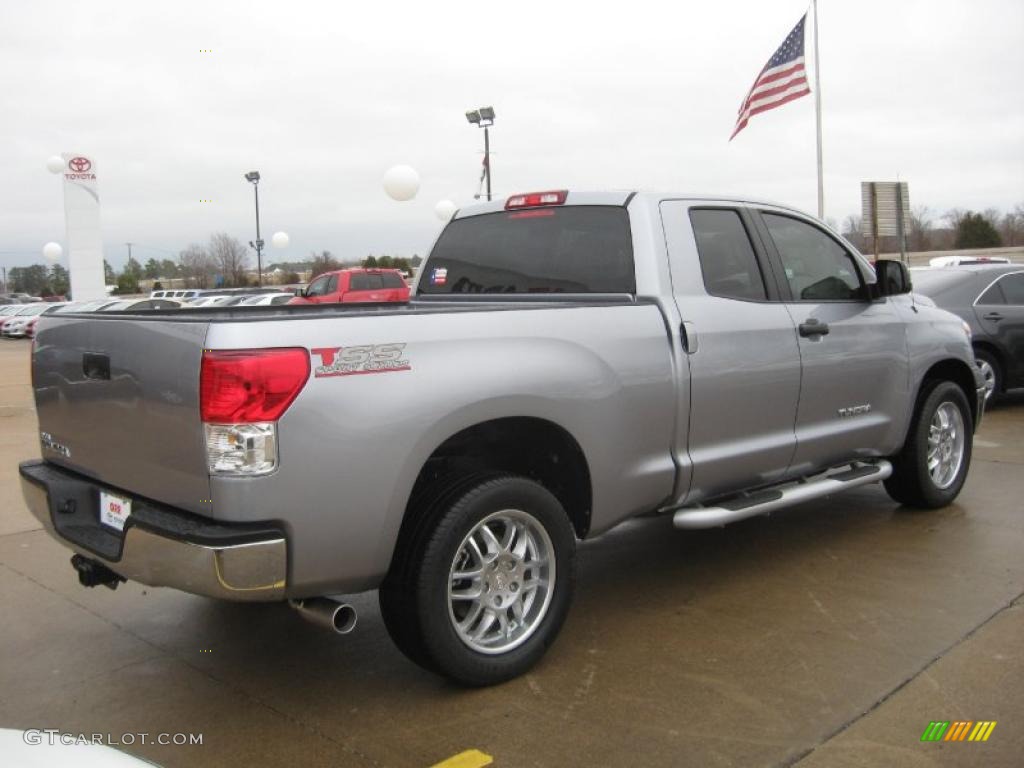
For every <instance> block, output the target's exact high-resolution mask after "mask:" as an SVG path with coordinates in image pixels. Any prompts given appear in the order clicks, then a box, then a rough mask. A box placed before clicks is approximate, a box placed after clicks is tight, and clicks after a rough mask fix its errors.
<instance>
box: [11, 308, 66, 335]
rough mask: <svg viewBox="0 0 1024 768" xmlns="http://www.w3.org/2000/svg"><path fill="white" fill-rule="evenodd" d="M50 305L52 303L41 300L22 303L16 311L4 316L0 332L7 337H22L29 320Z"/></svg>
mask: <svg viewBox="0 0 1024 768" xmlns="http://www.w3.org/2000/svg"><path fill="white" fill-rule="evenodd" d="M52 306H54V305H53V304H47V303H43V302H37V303H35V304H22V305H21V309H20V310H19V311H18V312H15V313H13V314H11V315H8V316H6V317H5V318H4V319H3V322H2V323H0V334H2V335H3V336H5V337H6V338H9V339H18V338H22V337H23V336H24V335H25V326H26V324H28V322H29V320H31V319H32V318H34V317H36V316H37V315H41V314H42V313H43V312H45V311H46V310H47V309H49V308H50V307H52Z"/></svg>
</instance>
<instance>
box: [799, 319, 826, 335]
mask: <svg viewBox="0 0 1024 768" xmlns="http://www.w3.org/2000/svg"><path fill="white" fill-rule="evenodd" d="M828 331H829V328H828V323H823V322H821V321H820V320H818V319H817V318H816V317H810V318H808V319H807V322H805V323H800V335H801V336H803V337H804V338H808V337H811V336H827V335H828Z"/></svg>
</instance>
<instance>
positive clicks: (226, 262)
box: [210, 232, 249, 286]
mask: <svg viewBox="0 0 1024 768" xmlns="http://www.w3.org/2000/svg"><path fill="white" fill-rule="evenodd" d="M210 257H211V258H212V260H213V263H214V266H215V267H216V269H217V271H218V272H219V273H220V274H221V275H222V276H223V278H224V282H225V283H226V284H227V285H234V286H242V285H246V284H247V282H248V280H247V279H246V274H245V273H246V269H247V267H248V265H249V254H248V253H247V252H246V250H245V246H244V245H242V243H241V242H240V241H239V240H238V239H237V238H234V237H231V235H228V234H226V233H224V232H218V233H217V234H215V235H212V236H211V237H210Z"/></svg>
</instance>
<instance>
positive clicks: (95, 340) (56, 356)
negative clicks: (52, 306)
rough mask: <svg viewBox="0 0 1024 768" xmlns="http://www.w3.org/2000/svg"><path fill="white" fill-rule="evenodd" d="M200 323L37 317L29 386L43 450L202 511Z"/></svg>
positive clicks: (106, 479) (108, 480)
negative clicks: (38, 322)
mask: <svg viewBox="0 0 1024 768" xmlns="http://www.w3.org/2000/svg"><path fill="white" fill-rule="evenodd" d="M207 327H208V323H206V322H173V321H168V320H167V319H166V318H162V319H159V320H157V319H156V318H154V319H152V320H150V319H148V318H144V317H140V316H139V315H124V316H119V315H113V314H111V315H108V316H103V315H88V314H83V315H69V316H67V317H60V316H52V317H47V318H45V319H44V320H43V321H41V322H40V328H39V332H38V334H37V338H36V342H35V354H34V355H33V358H32V385H33V388H34V390H35V399H36V408H37V410H38V414H39V430H40V433H41V439H42V443H43V445H42V455H43V458H44V459H46V460H47V461H51V462H53V463H55V464H59V465H60V466H63V467H66V468H68V469H71V470H74V471H77V472H81V473H82V474H84V475H87V476H90V477H94V478H96V479H98V480H100V481H102V482H103V483H104V484H107V485H110V486H111V487H113V488H119V489H123V490H125V491H129V492H131V493H134V494H138V495H140V496H145V497H148V498H151V499H154V500H157V501H161V502H164V503H166V504H171V505H174V506H177V507H180V508H182V509H187V510H190V511H193V512H198V513H203V512H204V511H205V512H206V513H207V514H209V509H210V506H209V502H207V501H204V500H206V499H209V498H210V479H209V475H208V473H207V467H206V451H205V446H204V438H203V425H202V422H201V420H200V414H199V370H200V365H201V362H202V354H203V340H204V339H205V338H206V331H207ZM204 507H205V509H204Z"/></svg>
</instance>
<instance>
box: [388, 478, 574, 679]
mask: <svg viewBox="0 0 1024 768" xmlns="http://www.w3.org/2000/svg"><path fill="white" fill-rule="evenodd" d="M418 528H419V530H418V534H417V535H415V536H414V537H413V539H412V540H410V541H409V542H408V543H407V544H406V545H405V547H403V549H404V552H403V553H402V555H401V559H402V562H401V563H396V565H395V567H393V569H392V574H390V575H389V577H388V579H387V580H386V582H385V584H384V585H383V586H382V587H381V590H380V605H381V611H382V613H383V615H384V622H385V625H386V626H387V628H388V632H389V633H390V634H391V636H392V639H393V640H394V641H395V644H396V645H397V646H398V647H399V649H401V650H402V652H403V653H405V654H406V656H408V657H409V658H410V659H411V660H412V661H414V662H416V663H417V664H419V665H420V666H422V667H424V668H426V669H428V670H430V671H433V672H437V673H439V674H442V675H444V676H446V677H448V678H450V679H451V680H454V681H456V682H458V683H461V684H463V685H468V686H484V685H494V684H495V683H500V682H504V681H505V680H510V679H511V678H514V677H517V676H518V675H521V674H523V673H524V672H526V671H527V670H528V669H530V667H532V666H533V665H534V664H535V663H536V662H537V661H538V660H539V659H540V657H541V656H543V655H544V653H545V651H546V650H547V648H548V647H549V646H550V645H551V644H552V643H553V642H554V640H555V638H556V637H557V635H558V632H559V630H560V629H561V627H562V624H563V622H564V621H565V617H566V615H567V614H568V612H569V605H570V603H571V601H572V593H573V587H574V582H575V547H576V541H575V534H574V532H573V529H572V526H571V525H570V523H569V517H568V515H567V514H566V512H565V510H564V509H563V508H562V505H561V504H560V503H559V502H558V499H556V498H555V497H554V496H553V495H552V494H551V493H550V492H549V491H548V490H547V489H546V488H544V487H543V486H541V485H540V484H538V483H535V482H533V481H532V480H528V479H526V478H523V477H516V476H511V475H500V476H496V477H495V476H491V477H489V478H487V479H484V480H480V479H476V480H475V481H474V482H470V483H468V484H467V483H460V484H458V485H455V486H453V488H452V490H450V491H448V492H447V493H444V494H441V495H440V496H439V497H438V499H437V501H436V502H435V503H434V504H433V505H432V508H431V509H429V510H426V515H425V516H424V518H423V520H422V522H421V524H420V525H419V526H418Z"/></svg>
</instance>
